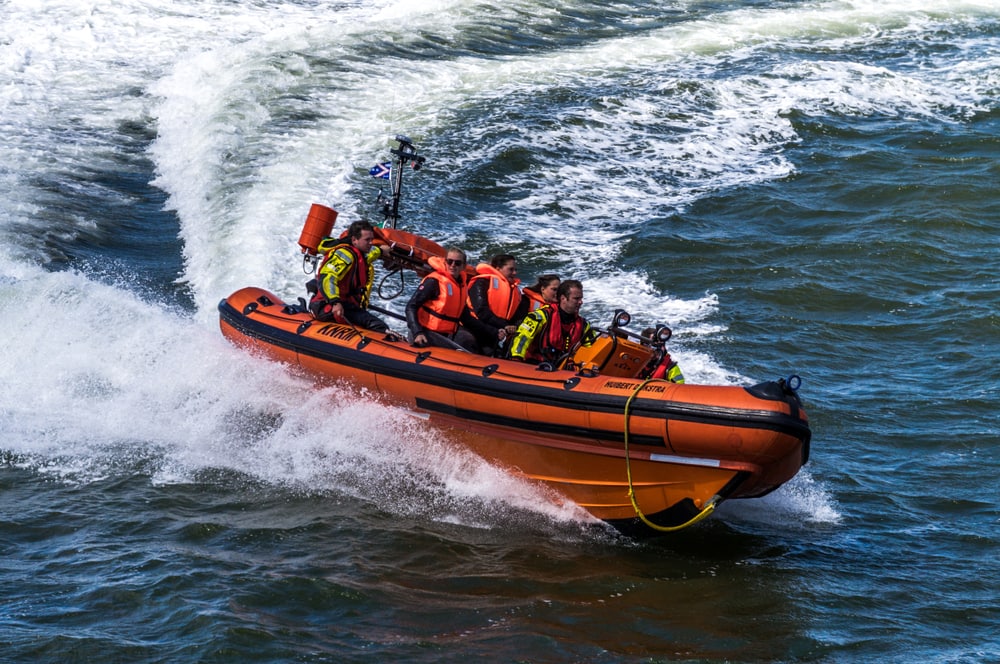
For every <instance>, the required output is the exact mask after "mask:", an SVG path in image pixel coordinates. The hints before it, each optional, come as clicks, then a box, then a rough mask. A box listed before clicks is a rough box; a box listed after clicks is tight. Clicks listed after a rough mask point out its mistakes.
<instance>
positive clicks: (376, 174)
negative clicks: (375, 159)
mask: <svg viewBox="0 0 1000 664" xmlns="http://www.w3.org/2000/svg"><path fill="white" fill-rule="evenodd" d="M391 169H392V162H391V161H386V162H382V163H381V164H375V165H374V166H372V167H371V169H370V170H369V171H368V174H369V175H371V176H372V177H373V178H382V179H383V180H388V179H389V171H390V170H391Z"/></svg>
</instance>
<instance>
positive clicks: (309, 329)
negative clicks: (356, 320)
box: [219, 288, 810, 534]
mask: <svg viewBox="0 0 1000 664" xmlns="http://www.w3.org/2000/svg"><path fill="white" fill-rule="evenodd" d="M219 313H220V325H221V328H222V333H223V334H224V335H225V336H226V337H227V338H228V339H230V340H231V341H232V342H234V343H235V344H237V345H239V346H241V347H245V348H248V349H251V350H255V351H259V352H261V353H263V354H265V355H266V356H268V357H271V358H274V359H277V360H281V361H284V362H288V363H289V364H292V365H297V366H299V367H302V368H303V369H305V370H307V371H308V372H310V373H312V374H315V375H316V376H317V377H321V378H324V379H329V380H331V381H334V382H337V383H338V384H349V385H352V386H354V387H356V388H358V389H361V388H365V389H367V390H369V392H371V393H374V394H377V395H380V396H381V397H383V398H384V399H385V401H386V403H391V404H395V405H399V406H403V407H405V408H408V409H410V410H412V411H416V412H417V413H420V414H423V415H425V416H426V417H427V418H428V419H429V420H430V422H432V423H434V424H438V425H441V426H443V427H447V428H449V429H450V430H451V432H452V433H451V435H452V436H453V437H454V438H455V439H456V440H457V441H460V442H462V443H463V444H465V445H467V446H469V447H470V448H472V449H473V450H474V451H476V452H477V453H478V454H480V455H481V456H483V457H484V458H487V459H489V460H491V461H494V462H497V463H499V464H501V465H503V466H505V467H507V468H509V469H511V470H512V471H514V472H518V473H521V474H523V475H525V476H527V477H530V478H532V479H535V480H539V481H542V482H544V483H545V484H547V485H549V486H550V487H552V488H554V489H555V490H556V491H557V492H558V493H559V494H560V495H562V496H565V497H566V498H569V499H570V500H572V501H573V502H575V503H577V504H579V505H580V506H582V507H584V508H585V509H587V510H588V511H589V512H590V513H591V514H593V515H594V516H595V517H597V518H598V519H602V520H604V521H608V522H610V523H611V524H612V525H614V526H615V527H617V528H618V529H619V530H621V531H623V532H626V533H633V534H635V533H640V532H642V531H657V530H660V531H667V530H674V529H679V528H681V527H684V526H686V525H690V524H691V523H694V522H696V521H698V520H700V519H701V518H702V517H704V516H707V515H708V514H710V513H711V512H712V510H714V508H715V507H716V506H717V505H718V504H719V503H721V502H722V501H723V500H727V499H733V498H753V497H758V496H762V495H764V494H766V493H768V492H770V491H772V490H774V489H776V488H777V487H779V486H781V484H782V483H784V482H786V481H788V480H789V479H791V478H792V477H793V476H794V475H795V474H796V473H797V472H798V470H799V468H800V467H801V466H802V465H803V464H804V463H805V462H806V460H807V458H808V455H809V439H810V429H809V424H808V419H807V417H806V414H805V412H804V411H803V410H802V408H801V407H800V404H799V399H798V397H797V395H796V394H795V392H794V390H793V389H791V387H790V386H789V385H788V384H787V383H786V382H785V381H776V382H766V383H762V384H759V385H756V386H753V387H739V386H710V385H691V384H675V383H671V382H668V381H666V380H643V379H640V378H637V377H635V376H634V375H632V374H635V373H636V370H637V369H641V368H642V366H643V365H644V364H645V361H646V360H647V359H648V358H649V357H650V351H649V350H648V349H647V348H646V347H645V346H644V345H643V344H641V343H636V342H633V341H631V340H629V339H624V338H621V337H619V336H618V335H616V334H611V333H604V334H602V335H601V337H600V338H599V339H598V341H597V343H595V344H594V346H592V347H590V348H581V349H580V350H579V351H577V354H576V356H575V357H574V358H573V359H574V363H575V368H574V369H572V370H569V369H557V370H552V371H546V370H544V369H540V368H539V367H537V366H534V365H528V364H524V363H521V362H517V361H513V360H506V359H499V358H494V357H487V356H483V355H475V354H471V353H468V352H464V351H460V350H452V349H450V348H438V347H432V348H425V349H420V348H414V347H413V346H411V345H410V344H409V343H408V342H407V341H403V340H397V339H395V338H393V337H389V338H386V335H384V334H381V333H374V332H370V331H367V330H361V329H358V328H355V327H353V326H351V325H342V324H339V323H321V322H319V321H316V320H314V319H313V317H312V315H311V314H308V313H300V309H299V308H298V307H296V306H294V305H291V306H290V305H287V304H285V303H284V302H282V301H281V300H280V299H279V298H278V297H277V296H275V295H274V294H272V293H269V292H267V291H265V290H263V289H260V288H243V289H241V290H239V291H237V292H235V293H233V294H232V295H231V296H229V297H228V298H226V299H224V300H222V302H220V304H219Z"/></svg>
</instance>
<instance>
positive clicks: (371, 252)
mask: <svg viewBox="0 0 1000 664" xmlns="http://www.w3.org/2000/svg"><path fill="white" fill-rule="evenodd" d="M374 240H375V230H374V228H373V227H372V225H371V224H370V223H369V222H367V221H365V220H363V219H362V220H359V221H355V222H354V223H352V224H351V225H350V227H349V228H348V229H347V234H346V237H345V238H344V239H341V240H335V239H333V238H325V239H324V240H323V241H322V242H320V244H319V249H320V251H324V252H326V256H325V257H324V258H323V263H322V264H321V265H320V268H319V270H318V271H317V273H316V279H315V280H313V281H311V282H310V283H309V284H307V285H306V288H307V289H308V290H309V292H311V293H313V296H312V299H311V300H310V301H309V310H310V311H311V312H312V314H313V316H314V317H315V318H316V320H320V321H324V322H330V321H337V322H340V323H344V322H347V323H350V324H351V325H357V326H358V327H364V328H367V329H369V330H374V331H375V332H388V330H389V327H388V326H387V325H386V324H385V323H384V322H383V321H382V320H381V319H380V318H378V317H377V316H374V315H372V314H370V313H369V312H368V298H369V297H370V295H371V290H372V281H373V279H374V277H375V265H374V263H375V261H376V260H378V259H379V258H380V257H381V256H382V250H381V249H380V248H379V247H375V246H373V245H372V243H373V242H374ZM314 289H315V290H314Z"/></svg>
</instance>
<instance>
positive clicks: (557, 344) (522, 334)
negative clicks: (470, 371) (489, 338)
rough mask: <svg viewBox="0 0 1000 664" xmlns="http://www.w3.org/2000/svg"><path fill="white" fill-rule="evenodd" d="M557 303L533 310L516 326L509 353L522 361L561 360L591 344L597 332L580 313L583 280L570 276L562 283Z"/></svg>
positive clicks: (557, 361)
mask: <svg viewBox="0 0 1000 664" xmlns="http://www.w3.org/2000/svg"><path fill="white" fill-rule="evenodd" d="M557 299H558V304H556V305H551V304H547V305H545V306H543V307H542V308H540V309H537V310H535V311H532V312H531V313H529V314H528V315H527V316H525V317H524V320H523V321H521V324H520V325H519V326H518V328H517V334H516V335H515V336H514V340H513V341H512V342H511V344H510V356H511V358H513V359H515V360H521V361H523V362H532V363H535V364H538V363H540V362H552V363H556V364H558V363H561V362H562V361H563V360H564V359H566V358H567V357H569V356H570V355H572V354H573V352H574V351H575V350H576V349H577V348H579V347H580V346H591V345H593V343H594V341H596V340H597V333H596V332H594V328H592V327H591V326H590V323H588V322H587V320H586V319H585V318H584V317H583V316H581V315H580V307H581V306H583V284H581V283H580V282H579V281H577V280H576V279H567V280H566V281H563V282H562V283H560V284H559V290H558V291H557Z"/></svg>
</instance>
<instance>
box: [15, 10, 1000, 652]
mask: <svg viewBox="0 0 1000 664" xmlns="http://www.w3.org/2000/svg"><path fill="white" fill-rule="evenodd" d="M0 17H2V19H3V20H2V21H0V26H2V27H0V62H2V63H3V67H0V83H2V84H0V91H2V92H0V137H2V140H0V156H2V157H3V158H2V159H0V164H2V165H0V183H2V186H0V234H2V236H3V242H2V243H0V312H2V316H0V326H2V329H3V336H2V338H3V340H4V349H3V350H4V353H3V355H2V360H0V581H2V582H3V587H4V592H3V594H2V596H0V646H2V647H3V650H2V653H3V655H2V656H0V659H3V660H4V661H12V662H73V661H81V662H83V661H86V662H92V661H102V662H222V661H260V662H352V661H413V662H450V661H456V662H457V661H468V660H485V661H510V662H555V661H558V662H563V661H565V662H624V661H629V662H631V661H649V662H667V661H670V662H772V661H774V662H855V661H893V662H911V661H920V660H923V661H929V662H988V661H998V660H1000V639H998V638H997V636H996V633H997V627H998V625H1000V599H998V598H1000V582H998V580H997V579H1000V565H998V563H997V551H998V537H997V527H998V523H1000V491H998V488H997V486H998V485H997V479H996V478H997V477H998V474H1000V473H998V471H1000V458H998V452H997V450H998V446H1000V433H998V425H997V416H996V413H997V406H998V403H1000V395H998V383H997V380H996V378H995V367H996V366H997V363H998V359H1000V342H998V340H1000V334H998V332H1000V261H998V259H997V252H996V250H995V247H994V244H995V238H996V237H997V235H998V233H1000V212H998V210H1000V207H998V205H997V200H998V183H1000V166H998V163H1000V159H998V157H1000V111H998V105H997V90H998V79H997V75H996V71H997V61H998V57H1000V40H998V39H997V37H998V29H1000V8H998V7H996V6H994V5H993V4H990V3H974V2H947V3H943V4H941V3H939V4H938V5H935V7H934V8H928V7H927V6H924V4H923V3H917V2H910V1H900V2H895V3H888V4H887V3H867V2H853V3H831V2H812V3H776V2H729V3H727V2H719V3H709V4H704V3H701V4H698V3H689V4H684V3H682V4H677V5H671V6H669V7H665V6H662V4H661V3H628V4H625V5H616V6H614V7H605V6H603V5H601V4H589V5H588V4H584V5H580V4H573V3H548V4H539V3H538V2H535V1H524V2H514V3H503V4H493V3H486V2H454V3H450V4H448V5H447V6H443V5H442V6H435V7H434V8H430V7H427V8H422V7H420V6H410V5H409V4H407V3H392V2H388V1H385V2H377V3H365V4H364V5H362V4H356V3H342V4H340V5H337V6H335V7H331V6H329V5H327V4H326V3H315V2H299V3H295V4H288V5H281V6H274V7H271V6H258V5H254V4H250V3H218V4H208V5H205V4H204V3H199V4H185V3H184V2H180V3H177V2H175V3H171V4H164V3H157V2H145V3H137V2H116V3H114V4H113V5H111V4H101V3H98V4H96V5H93V6H89V5H88V6H86V7H84V6H81V7H75V6H66V7H46V8H33V7H29V6H27V5H22V4H17V3H15V4H7V5H4V6H3V7H0ZM397 133H405V134H407V135H409V136H410V137H411V138H412V139H413V140H414V142H415V143H416V145H417V146H418V148H419V149H420V151H421V154H424V155H425V156H426V157H427V164H426V166H425V168H424V169H422V170H421V171H420V172H409V173H407V176H406V178H407V179H406V184H405V189H404V200H403V219H402V221H401V227H404V228H407V229H410V230H414V231H417V232H420V233H422V234H425V235H427V236H429V237H431V238H433V239H435V240H437V241H438V242H440V243H442V244H452V243H455V244H460V245H462V246H463V247H465V248H466V249H467V250H468V251H469V252H470V253H471V254H472V255H473V257H474V258H484V257H488V256H490V255H492V254H494V253H497V252H500V251H504V252H512V253H516V254H517V255H518V256H519V257H520V268H521V269H520V271H521V274H522V278H525V279H526V280H527V279H530V278H531V277H533V276H534V275H535V274H539V273H543V272H553V271H555V272H559V273H560V274H562V275H563V276H567V277H568V276H572V277H575V278H579V279H582V280H583V281H584V284H585V305H584V308H585V311H584V312H585V314H586V315H587V316H588V317H589V318H590V319H591V321H592V322H594V323H595V324H598V325H600V326H604V325H607V324H608V323H609V322H610V316H611V313H612V312H613V310H614V309H615V308H616V307H619V306H625V307H626V308H627V309H628V310H629V311H630V312H631V313H632V314H633V318H634V319H636V321H637V324H639V325H642V326H645V325H647V324H652V323H654V322H664V323H667V324H669V325H670V326H671V327H672V328H673V330H674V338H673V341H672V348H671V352H672V354H673V355H674V357H676V358H677V359H678V360H679V361H680V363H681V365H682V367H683V369H684V373H685V375H686V376H687V378H688V380H689V381H690V382H700V383H728V384H749V383H751V382H757V381H759V380H765V379H772V378H778V377H783V376H787V375H789V374H791V373H797V374H799V375H801V376H802V378H803V387H802V389H801V392H800V393H801V396H802V398H803V400H804V402H805V405H806V408H807V410H808V412H809V414H810V416H811V420H812V424H813V430H814V439H813V445H812V454H811V459H810V462H809V464H808V465H807V466H806V467H805V468H804V469H803V470H802V472H801V473H800V474H799V475H798V476H797V477H796V478H795V479H794V480H793V481H792V482H790V483H789V484H787V485H786V486H784V487H782V488H781V489H780V490H778V491H777V492H775V493H774V494H772V495H770V496H767V497H766V498H763V499H758V500H753V501H733V502H730V503H727V504H726V505H724V506H723V507H722V508H721V509H720V510H719V511H718V512H717V513H716V514H715V515H713V517H712V518H711V519H709V520H707V521H705V522H702V523H700V524H698V525H697V526H695V527H692V528H690V529H688V530H685V531H683V532H681V533H677V534H673V535H670V536H667V537H662V538H656V539H652V540H648V541H639V542H637V541H631V540H628V539H623V538H621V537H619V536H617V535H616V534H614V533H613V532H610V531H608V530H607V529H606V528H604V527H602V526H601V525H600V524H595V523H593V522H592V521H590V520H589V519H588V518H587V517H586V515H585V514H584V513H582V511H581V510H579V509H578V508H575V506H573V505H567V504H560V503H559V502H558V501H553V497H552V496H551V495H550V494H548V493H546V492H545V491H544V490H542V489H540V488H538V487H535V486H532V485H530V484H527V483H525V482H523V481H522V480H520V479H518V478H516V477H513V476H511V475H509V474H507V473H505V472H504V471H503V470H501V469H497V468H494V467H491V466H489V465H487V464H485V463H484V462H482V461H481V460H479V459H477V458H476V457H474V456H472V455H471V454H469V453H468V452H467V451H465V450H463V449H462V448H461V447H459V446H457V445H456V444H455V443H454V442H453V441H452V439H451V438H450V437H449V432H447V431H441V430H435V429H433V428H430V427H428V426H426V424H425V423H424V422H422V421H421V420H417V419H414V418H412V417H411V416H410V415H409V414H407V413H405V412H400V411H397V410H394V409H391V408H388V407H386V406H383V405H381V404H379V403H378V402H377V401H375V400H373V399H372V398H371V396H370V395H366V394H358V393H356V392H353V391H351V390H350V389H347V388H343V389H342V388H333V387H319V386H315V385H313V384H312V383H311V382H310V381H309V380H308V379H307V378H305V377H302V376H299V375H297V374H295V373H294V372H292V371H290V370H289V369H288V368H287V367H284V366H281V365H277V364H274V363H269V362H265V361H263V360H259V359H257V358H253V357H250V356H248V355H246V354H244V353H243V352H241V351H239V350H237V349H234V348H231V347H230V346H229V345H228V344H227V343H226V342H225V341H224V340H223V339H222V338H221V335H220V334H219V332H218V322H217V318H216V309H215V306H216V304H217V303H218V301H219V299H221V298H222V297H225V296H226V295H228V294H229V293H230V292H232V291H233V290H235V289H237V288H240V287H242V286H246V285H257V286H263V287H266V288H269V289H271V290H273V291H275V292H277V293H279V294H281V295H282V296H284V297H288V298H292V299H294V298H295V297H298V296H299V295H302V294H304V291H303V287H302V284H303V283H304V281H305V280H306V279H307V278H308V275H306V274H305V273H304V272H303V270H302V266H301V261H300V258H299V251H298V247H297V246H296V244H295V241H296V239H297V237H298V233H299V230H300V229H301V224H302V222H303V220H304V218H305V215H306V212H307V211H308V208H309V205H310V204H311V203H313V202H321V203H325V204H328V205H331V206H333V207H335V208H336V209H338V210H339V211H340V212H341V222H339V223H344V222H345V221H350V220H352V219H354V218H357V217H359V216H362V215H365V216H375V206H374V198H375V194H376V191H377V188H378V184H379V183H378V182H377V181H374V180H372V179H371V178H369V177H368V175H367V171H368V168H369V167H370V166H371V164H373V163H375V162H376V161H381V160H385V159H387V158H388V149H389V148H390V147H392V144H391V138H392V137H393V136H395V135H396V134H397ZM414 285H415V281H413V280H409V281H407V282H406V283H405V284H404V285H403V289H404V292H406V289H409V288H412V287H413V286H414ZM395 289H398V283H395V282H393V283H391V284H387V285H386V287H385V288H384V289H383V292H385V293H386V294H391V292H392V291H393V290H395ZM403 301H404V300H402V298H399V299H394V300H390V301H382V302H381V304H382V305H384V306H386V307H388V308H390V309H397V310H398V309H399V308H400V307H401V302H403Z"/></svg>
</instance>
